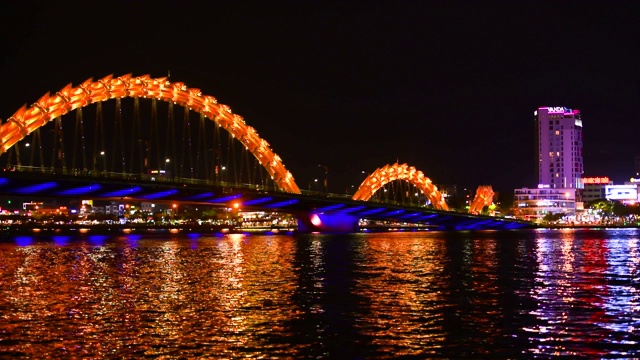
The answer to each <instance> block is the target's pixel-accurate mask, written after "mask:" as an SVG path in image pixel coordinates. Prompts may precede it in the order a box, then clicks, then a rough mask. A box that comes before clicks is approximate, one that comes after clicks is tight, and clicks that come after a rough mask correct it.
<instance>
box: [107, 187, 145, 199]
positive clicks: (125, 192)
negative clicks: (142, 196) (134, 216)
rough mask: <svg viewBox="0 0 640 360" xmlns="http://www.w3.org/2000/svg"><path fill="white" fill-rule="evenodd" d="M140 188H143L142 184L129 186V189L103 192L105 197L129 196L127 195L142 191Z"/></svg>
mask: <svg viewBox="0 0 640 360" xmlns="http://www.w3.org/2000/svg"><path fill="white" fill-rule="evenodd" d="M140 190H141V188H140V186H136V187H132V188H128V189H122V190H116V191H112V192H109V193H106V194H103V196H105V197H119V196H127V195H131V194H135V193H138V192H140Z"/></svg>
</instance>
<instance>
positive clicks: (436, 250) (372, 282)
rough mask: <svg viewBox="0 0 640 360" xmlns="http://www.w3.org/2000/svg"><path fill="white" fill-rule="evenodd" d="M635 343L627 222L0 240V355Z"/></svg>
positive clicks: (468, 351)
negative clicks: (474, 228) (594, 225)
mask: <svg viewBox="0 0 640 360" xmlns="http://www.w3.org/2000/svg"><path fill="white" fill-rule="evenodd" d="M639 341H640V230H639V229H589V230H579V229H578V230H543V229H538V230H524V231H504V232H499V231H489V232H426V231H425V232H395V233H362V234H349V235H321V234H309V235H302V234H298V235H294V234H282V233H281V234H275V235H262V234H251V235H244V234H225V235H218V234H216V235H189V234H161V235H136V234H128V235H125V234H122V235H87V234H85V235H77V236H76V235H73V236H72V235H68V236H67V235H64V236H62V235H61V236H39V237H34V236H13V237H5V238H2V240H1V241H0V358H7V357H12V358H30V359H31V358H34V359H35V358H38V359H41V358H140V357H154V358H221V359H233V358H269V359H272V358H280V359H310V358H314V359H394V358H416V359H462V358H464V359H470V358H483V359H485V358H509V359H513V358H519V359H520V358H549V357H556V356H564V357H566V358H638V357H640V344H638V342H639Z"/></svg>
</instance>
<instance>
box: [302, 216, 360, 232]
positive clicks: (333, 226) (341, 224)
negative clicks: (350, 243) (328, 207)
mask: <svg viewBox="0 0 640 360" xmlns="http://www.w3.org/2000/svg"><path fill="white" fill-rule="evenodd" d="M359 220H360V218H358V217H356V216H351V215H347V214H341V213H335V214H325V213H321V214H317V213H309V214H301V215H298V231H300V232H302V233H312V232H321V233H342V234H345V233H353V232H357V231H358V230H359V227H358V223H359Z"/></svg>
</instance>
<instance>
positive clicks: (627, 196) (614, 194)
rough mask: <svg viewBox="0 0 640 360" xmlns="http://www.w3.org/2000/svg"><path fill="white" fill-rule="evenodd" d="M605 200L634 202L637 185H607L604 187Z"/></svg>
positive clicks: (636, 197)
mask: <svg viewBox="0 0 640 360" xmlns="http://www.w3.org/2000/svg"><path fill="white" fill-rule="evenodd" d="M604 193H605V198H607V200H623V201H624V200H627V201H635V200H637V199H638V186H637V185H607V186H606V187H605V192H604Z"/></svg>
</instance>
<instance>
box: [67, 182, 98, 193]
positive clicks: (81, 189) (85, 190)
mask: <svg viewBox="0 0 640 360" xmlns="http://www.w3.org/2000/svg"><path fill="white" fill-rule="evenodd" d="M100 188H101V186H100V185H98V184H94V185H88V186H83V187H79V188H75V189H68V190H63V191H60V192H59V193H58V195H81V194H86V193H90V192H92V191H97V190H100Z"/></svg>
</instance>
